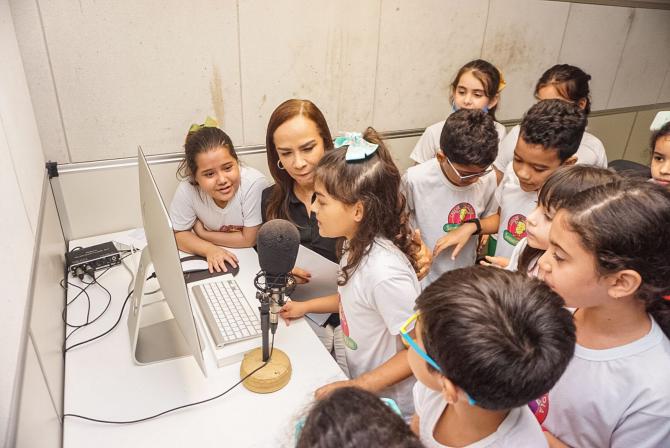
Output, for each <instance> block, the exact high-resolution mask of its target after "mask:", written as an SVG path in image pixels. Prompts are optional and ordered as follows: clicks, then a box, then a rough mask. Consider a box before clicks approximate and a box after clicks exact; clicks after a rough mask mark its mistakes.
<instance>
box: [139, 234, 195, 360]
mask: <svg viewBox="0 0 670 448" xmlns="http://www.w3.org/2000/svg"><path fill="white" fill-rule="evenodd" d="M151 266H152V262H151V255H150V253H149V246H147V247H145V248H144V249H142V256H141V257H140V265H139V267H138V268H137V275H136V277H135V289H134V291H133V296H132V300H131V302H130V310H128V333H129V334H130V351H131V353H132V357H133V361H135V363H136V364H140V365H145V364H153V363H156V362H160V361H167V360H168V359H175V358H182V357H184V356H190V355H191V351H190V349H189V347H188V344H187V343H186V340H185V339H184V336H183V335H182V333H181V330H180V329H179V326H178V325H177V320H176V319H175V318H171V319H168V320H163V321H161V322H158V323H153V324H148V325H144V326H141V324H142V319H141V316H142V308H143V301H144V297H145V295H144V289H145V286H146V278H147V276H148V273H149V268H150V267H151Z"/></svg>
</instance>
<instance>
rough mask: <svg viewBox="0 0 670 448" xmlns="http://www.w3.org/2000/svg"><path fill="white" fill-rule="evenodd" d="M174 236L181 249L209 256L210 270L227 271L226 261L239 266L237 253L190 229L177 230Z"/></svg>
mask: <svg viewBox="0 0 670 448" xmlns="http://www.w3.org/2000/svg"><path fill="white" fill-rule="evenodd" d="M174 236H175V239H176V240H177V247H178V248H179V250H182V251H184V252H188V253H191V254H195V255H200V256H201V257H205V258H207V266H208V267H209V272H214V271H216V272H221V271H223V272H225V271H227V268H226V266H225V262H226V261H227V262H228V263H230V264H231V265H233V266H237V257H236V256H235V254H233V253H231V252H228V251H227V250H226V249H224V248H223V247H219V246H216V245H214V244H212V243H210V242H208V241H205V240H203V239H202V238H200V237H199V236H198V235H196V234H195V233H193V232H191V231H190V230H184V231H181V232H175V234H174Z"/></svg>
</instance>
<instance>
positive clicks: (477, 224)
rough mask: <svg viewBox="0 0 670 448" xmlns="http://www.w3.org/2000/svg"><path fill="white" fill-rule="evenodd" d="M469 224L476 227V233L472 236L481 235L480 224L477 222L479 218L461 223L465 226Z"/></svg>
mask: <svg viewBox="0 0 670 448" xmlns="http://www.w3.org/2000/svg"><path fill="white" fill-rule="evenodd" d="M469 222H471V223H473V224H474V225H476V226H477V231H476V232H475V233H474V234H473V235H479V234H480V233H482V224H481V223H480V222H479V218H472V219H468V220H467V221H463V224H467V223H469Z"/></svg>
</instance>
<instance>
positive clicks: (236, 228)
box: [219, 226, 244, 233]
mask: <svg viewBox="0 0 670 448" xmlns="http://www.w3.org/2000/svg"><path fill="white" fill-rule="evenodd" d="M243 229H244V226H221V228H220V229H219V232H226V233H233V232H241V231H242V230H243Z"/></svg>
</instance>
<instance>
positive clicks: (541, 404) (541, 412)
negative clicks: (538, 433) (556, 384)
mask: <svg viewBox="0 0 670 448" xmlns="http://www.w3.org/2000/svg"><path fill="white" fill-rule="evenodd" d="M528 407H529V408H530V410H531V411H533V414H535V418H536V419H537V421H538V422H539V423H540V425H541V424H542V423H544V420H545V419H546V418H547V414H549V394H544V395H542V396H541V397H540V398H538V399H537V400H533V401H531V402H530V403H528Z"/></svg>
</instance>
